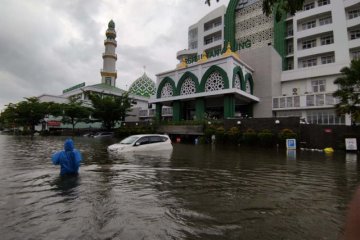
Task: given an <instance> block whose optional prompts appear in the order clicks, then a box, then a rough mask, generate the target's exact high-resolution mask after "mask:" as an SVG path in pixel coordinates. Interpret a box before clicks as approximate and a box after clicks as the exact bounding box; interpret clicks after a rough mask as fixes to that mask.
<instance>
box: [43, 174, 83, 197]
mask: <svg viewBox="0 0 360 240" xmlns="http://www.w3.org/2000/svg"><path fill="white" fill-rule="evenodd" d="M79 185H80V176H79V175H67V176H61V175H59V176H58V177H56V178H55V179H54V180H53V181H52V182H51V183H50V186H52V187H53V189H54V190H55V191H59V192H60V193H61V194H62V195H64V196H66V195H71V196H78V195H79V192H78V187H79Z"/></svg>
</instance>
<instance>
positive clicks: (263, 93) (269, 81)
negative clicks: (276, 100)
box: [240, 46, 281, 118]
mask: <svg viewBox="0 0 360 240" xmlns="http://www.w3.org/2000/svg"><path fill="white" fill-rule="evenodd" d="M240 58H241V59H243V60H244V61H245V62H247V63H248V64H250V65H251V66H252V67H253V68H254V69H255V72H254V75H253V79H254V95H255V96H257V97H258V98H259V99H260V102H259V103H257V104H255V105H254V109H253V111H254V112H253V115H254V117H256V118H263V117H272V115H273V114H272V97H273V96H274V95H279V94H280V89H281V87H280V79H281V57H280V56H279V54H278V53H277V52H276V51H275V49H274V48H273V47H272V46H264V47H260V48H256V49H252V50H251V51H245V52H241V53H240Z"/></svg>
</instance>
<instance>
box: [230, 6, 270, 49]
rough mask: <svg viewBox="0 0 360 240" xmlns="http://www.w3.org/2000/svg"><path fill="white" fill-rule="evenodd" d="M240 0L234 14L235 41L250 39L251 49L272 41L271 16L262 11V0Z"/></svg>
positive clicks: (240, 41)
mask: <svg viewBox="0 0 360 240" xmlns="http://www.w3.org/2000/svg"><path fill="white" fill-rule="evenodd" d="M242 2H243V1H240V3H239V4H238V7H237V11H236V15H235V18H236V19H235V40H236V42H237V43H242V42H246V41H247V40H250V41H251V49H254V48H258V47H263V46H267V45H268V44H272V45H273V42H274V40H273V39H274V38H273V34H274V33H273V32H274V22H273V17H272V16H269V17H267V16H266V15H265V14H263V11H262V1H260V0H251V1H246V2H247V3H246V4H243V3H242Z"/></svg>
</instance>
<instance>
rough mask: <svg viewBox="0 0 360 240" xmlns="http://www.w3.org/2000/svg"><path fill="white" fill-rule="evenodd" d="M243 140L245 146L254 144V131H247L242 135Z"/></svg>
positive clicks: (255, 139)
mask: <svg viewBox="0 0 360 240" xmlns="http://www.w3.org/2000/svg"><path fill="white" fill-rule="evenodd" d="M243 140H244V143H245V144H249V145H250V144H255V143H256V141H257V135H256V132H255V130H254V129H251V128H249V129H247V130H246V131H245V132H244V134H243Z"/></svg>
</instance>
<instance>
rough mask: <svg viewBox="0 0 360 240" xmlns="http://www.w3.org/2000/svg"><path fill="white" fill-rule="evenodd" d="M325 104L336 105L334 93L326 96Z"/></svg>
mask: <svg viewBox="0 0 360 240" xmlns="http://www.w3.org/2000/svg"><path fill="white" fill-rule="evenodd" d="M325 104H326V105H334V97H333V95H332V93H328V94H325Z"/></svg>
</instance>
